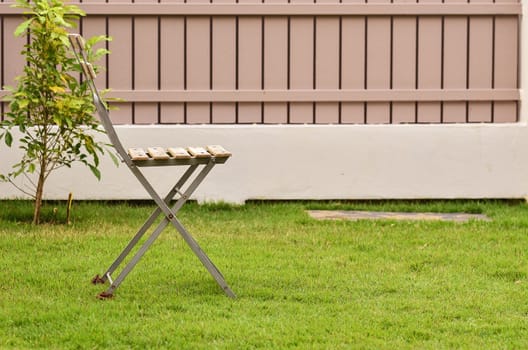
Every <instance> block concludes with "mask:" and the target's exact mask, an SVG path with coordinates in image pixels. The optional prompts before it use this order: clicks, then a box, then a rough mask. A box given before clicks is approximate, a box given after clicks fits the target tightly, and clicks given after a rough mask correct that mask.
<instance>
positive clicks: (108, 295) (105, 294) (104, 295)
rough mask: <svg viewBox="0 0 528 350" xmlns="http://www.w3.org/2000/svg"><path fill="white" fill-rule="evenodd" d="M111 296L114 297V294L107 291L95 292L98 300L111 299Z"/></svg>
mask: <svg viewBox="0 0 528 350" xmlns="http://www.w3.org/2000/svg"><path fill="white" fill-rule="evenodd" d="M113 297H114V294H113V293H108V292H101V293H99V294H97V299H99V300H106V299H112V298H113Z"/></svg>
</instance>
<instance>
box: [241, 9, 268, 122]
mask: <svg viewBox="0 0 528 350" xmlns="http://www.w3.org/2000/svg"><path fill="white" fill-rule="evenodd" d="M259 2H260V1H259V0H241V1H240V3H241V4H243V3H259ZM263 21H264V19H263V18H262V17H254V16H251V17H239V19H238V33H237V35H238V53H237V54H238V88H239V89H241V90H244V89H250V90H259V89H261V87H262V23H263ZM261 122H262V107H261V103H254V102H241V103H239V104H238V123H243V124H245V123H261Z"/></svg>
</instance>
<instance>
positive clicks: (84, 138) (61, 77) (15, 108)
mask: <svg viewBox="0 0 528 350" xmlns="http://www.w3.org/2000/svg"><path fill="white" fill-rule="evenodd" d="M14 6H16V7H20V8H23V9H25V10H26V11H25V12H24V15H25V16H26V18H25V21H24V22H22V23H21V24H20V25H19V26H18V27H17V28H16V30H15V33H14V34H15V36H25V37H29V40H28V43H27V44H26V45H25V46H24V49H23V51H22V52H21V54H22V55H23V56H25V58H26V61H27V64H26V65H25V67H24V71H23V74H22V75H21V76H19V77H18V78H17V83H18V85H17V87H16V88H11V87H6V89H7V90H9V91H10V95H9V96H8V98H7V100H8V101H9V112H7V113H5V114H4V120H3V121H2V122H1V123H0V140H1V139H2V138H3V139H4V142H5V144H6V145H7V146H9V147H11V146H12V145H13V137H14V135H20V136H19V137H18V147H19V148H20V149H22V150H23V152H24V153H23V156H22V159H21V160H20V161H19V162H18V163H16V164H14V165H13V167H12V169H13V171H12V172H11V173H9V174H4V175H1V174H0V180H3V181H8V182H11V183H12V184H13V185H14V186H15V187H17V188H18V189H19V190H20V191H22V192H23V193H25V194H27V195H29V196H31V197H32V198H33V199H34V204H35V205H34V215H33V223H34V224H38V223H39V222H40V213H41V207H42V198H43V193H44V184H45V182H46V180H47V179H48V177H49V175H50V174H51V173H52V172H53V171H55V170H57V169H59V168H62V167H71V165H72V163H74V162H80V163H83V164H85V165H86V166H88V167H89V168H90V170H91V171H92V173H93V174H94V175H95V176H96V177H97V178H98V179H99V178H100V176H101V174H100V172H99V170H98V166H99V155H101V154H103V153H104V151H105V150H106V149H107V147H109V145H107V144H105V143H101V142H98V141H96V140H95V139H94V136H95V134H96V133H99V132H103V131H102V129H101V128H99V123H98V122H97V120H96V119H95V118H94V112H95V108H94V106H93V103H92V99H91V94H90V92H89V89H88V86H87V84H86V82H82V81H79V80H78V77H79V73H80V72H81V68H80V66H79V65H78V64H77V63H76V61H75V58H74V56H73V55H72V52H71V48H70V46H69V42H68V32H67V30H68V29H70V28H73V27H75V25H76V22H77V21H78V19H79V18H80V16H84V15H85V14H84V12H83V11H81V10H80V9H79V8H78V7H77V6H74V5H68V6H67V5H65V4H64V3H63V2H62V1H61V0H32V1H30V0H17V2H16V4H15V5H14ZM102 40H108V39H107V38H106V37H105V36H99V37H94V38H91V39H89V40H88V41H87V45H86V46H87V50H88V53H89V54H88V58H89V59H90V60H92V61H94V60H97V59H99V58H100V57H102V56H104V55H106V54H107V53H108V51H107V50H105V49H98V50H95V49H93V46H94V44H96V43H97V42H100V41H102ZM14 131H17V133H15V132H14ZM109 153H110V154H111V155H112V152H109ZM112 158H114V157H112ZM114 160H115V159H114ZM20 175H23V176H24V177H26V178H27V180H26V182H27V183H28V185H25V186H21V185H17V184H16V183H15V182H14V179H15V178H16V177H18V176H20Z"/></svg>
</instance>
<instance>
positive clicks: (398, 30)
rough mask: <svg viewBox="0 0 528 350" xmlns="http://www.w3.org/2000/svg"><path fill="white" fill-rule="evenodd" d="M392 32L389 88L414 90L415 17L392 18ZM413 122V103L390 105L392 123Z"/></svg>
mask: <svg viewBox="0 0 528 350" xmlns="http://www.w3.org/2000/svg"><path fill="white" fill-rule="evenodd" d="M405 1H406V0H403V2H405ZM392 30H393V32H392V37H393V39H392V40H393V42H392V67H393V68H392V87H391V88H392V89H414V88H415V87H416V17H394V19H393V25H392ZM415 120H416V104H415V103H414V102H393V103H392V123H394V124H399V123H414V122H415Z"/></svg>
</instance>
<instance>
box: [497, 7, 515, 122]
mask: <svg viewBox="0 0 528 350" xmlns="http://www.w3.org/2000/svg"><path fill="white" fill-rule="evenodd" d="M517 43H518V18H517V17H513V16H505V17H497V18H496V19H495V51H494V53H493V54H494V55H495V62H494V63H495V65H494V83H495V84H494V86H493V87H494V88H495V89H516V88H517V87H518V86H517V74H518V73H517V67H518V55H519V54H518V51H517ZM493 121H494V122H495V123H513V122H516V121H517V102H508V101H504V102H503V101H497V102H494V109H493Z"/></svg>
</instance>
